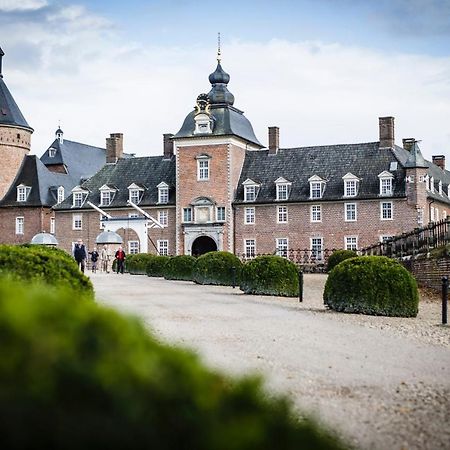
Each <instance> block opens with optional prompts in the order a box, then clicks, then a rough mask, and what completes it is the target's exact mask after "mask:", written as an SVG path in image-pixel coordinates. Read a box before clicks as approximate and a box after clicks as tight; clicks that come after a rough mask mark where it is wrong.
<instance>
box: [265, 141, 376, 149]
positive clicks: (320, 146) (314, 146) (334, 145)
mask: <svg viewBox="0 0 450 450" xmlns="http://www.w3.org/2000/svg"><path fill="white" fill-rule="evenodd" d="M379 143H380V142H379V141H372V142H357V143H352V144H325V145H308V146H305V147H280V148H279V150H303V149H305V150H306V149H312V148H324V147H349V146H350V147H357V146H360V145H374V144H379ZM263 150H267V148H265V149H263Z"/></svg>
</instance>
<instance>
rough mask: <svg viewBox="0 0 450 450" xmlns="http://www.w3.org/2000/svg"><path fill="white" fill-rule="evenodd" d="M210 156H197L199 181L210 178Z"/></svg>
mask: <svg viewBox="0 0 450 450" xmlns="http://www.w3.org/2000/svg"><path fill="white" fill-rule="evenodd" d="M209 161H210V158H209V157H206V156H203V157H198V158H197V181H208V180H209V178H210V170H211V167H210V164H209Z"/></svg>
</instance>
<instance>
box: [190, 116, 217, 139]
mask: <svg viewBox="0 0 450 450" xmlns="http://www.w3.org/2000/svg"><path fill="white" fill-rule="evenodd" d="M194 121H195V130H194V134H211V133H212V131H213V125H214V123H213V119H212V116H211V115H210V114H208V113H206V112H200V113H198V114H196V115H195V117H194Z"/></svg>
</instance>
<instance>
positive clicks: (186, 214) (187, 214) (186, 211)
mask: <svg viewBox="0 0 450 450" xmlns="http://www.w3.org/2000/svg"><path fill="white" fill-rule="evenodd" d="M183 222H192V208H183Z"/></svg>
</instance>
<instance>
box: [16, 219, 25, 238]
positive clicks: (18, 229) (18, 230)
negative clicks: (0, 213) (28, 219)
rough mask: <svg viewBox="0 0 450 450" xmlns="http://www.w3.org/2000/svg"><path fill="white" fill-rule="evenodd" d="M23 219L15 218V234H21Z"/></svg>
mask: <svg viewBox="0 0 450 450" xmlns="http://www.w3.org/2000/svg"><path fill="white" fill-rule="evenodd" d="M24 223H25V219H24V218H23V217H16V234H23V230H24Z"/></svg>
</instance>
